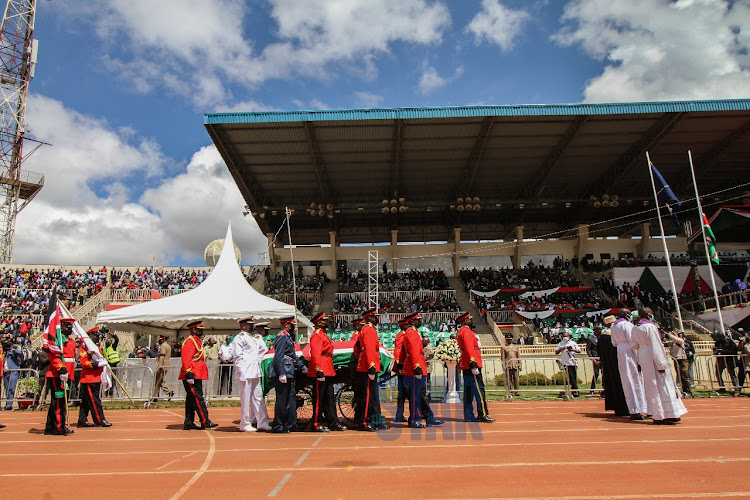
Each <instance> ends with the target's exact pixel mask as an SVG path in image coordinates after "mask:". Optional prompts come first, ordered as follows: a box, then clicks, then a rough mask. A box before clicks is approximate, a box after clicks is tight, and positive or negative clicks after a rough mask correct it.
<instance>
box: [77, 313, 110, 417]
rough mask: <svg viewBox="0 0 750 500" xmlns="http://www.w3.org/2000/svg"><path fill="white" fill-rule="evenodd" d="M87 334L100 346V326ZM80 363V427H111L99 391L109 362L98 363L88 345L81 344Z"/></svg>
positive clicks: (100, 361)
mask: <svg viewBox="0 0 750 500" xmlns="http://www.w3.org/2000/svg"><path fill="white" fill-rule="evenodd" d="M86 333H87V334H88V335H89V337H90V338H91V340H92V341H93V342H94V344H97V345H98V344H99V327H98V326H95V327H94V328H92V329H91V330H88V331H87V332H86ZM99 354H101V351H99ZM78 361H80V363H81V377H80V379H79V380H78V384H79V389H78V392H79V393H80V394H81V407H80V409H79V411H78V427H94V426H95V425H99V426H101V427H111V426H112V424H110V423H109V422H107V419H105V418H104V410H103V409H102V401H101V400H100V399H99V389H100V387H101V385H102V370H103V369H104V366H105V365H106V364H107V360H105V359H104V358H100V359H99V360H98V361H95V360H94V359H93V357H92V353H90V352H89V351H88V350H87V349H86V345H85V344H81V347H80V348H79V349H78ZM89 413H91V418H92V420H93V421H94V423H93V424H92V423H91V422H89V421H88V415H89Z"/></svg>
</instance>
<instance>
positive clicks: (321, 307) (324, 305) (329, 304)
mask: <svg viewBox="0 0 750 500" xmlns="http://www.w3.org/2000/svg"><path fill="white" fill-rule="evenodd" d="M338 291H339V282H338V281H333V280H331V281H329V282H328V283H324V284H323V293H321V294H320V304H318V309H317V310H318V311H323V312H325V313H326V314H327V315H329V316H330V314H331V311H332V310H333V304H334V302H335V301H336V292H338Z"/></svg>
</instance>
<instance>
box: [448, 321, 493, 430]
mask: <svg viewBox="0 0 750 500" xmlns="http://www.w3.org/2000/svg"><path fill="white" fill-rule="evenodd" d="M456 322H457V323H458V324H459V325H461V327H460V328H459V329H458V347H459V348H460V349H461V357H460V358H459V360H458V369H459V370H462V373H463V376H464V421H466V422H494V421H495V419H494V418H490V417H489V416H488V414H487V413H488V411H487V396H486V395H485V392H484V380H483V379H482V353H481V351H480V350H479V341H478V340H477V334H476V333H474V330H472V329H471V314H469V313H468V312H467V313H463V314H461V315H460V316H459V317H458V318H456ZM472 399H476V400H477V416H476V417H475V416H474V408H473V407H472Z"/></svg>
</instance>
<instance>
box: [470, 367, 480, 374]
mask: <svg viewBox="0 0 750 500" xmlns="http://www.w3.org/2000/svg"><path fill="white" fill-rule="evenodd" d="M471 373H473V374H474V375H475V376H476V375H479V368H472V369H471Z"/></svg>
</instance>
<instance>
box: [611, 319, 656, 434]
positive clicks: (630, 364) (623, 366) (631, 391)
mask: <svg viewBox="0 0 750 500" xmlns="http://www.w3.org/2000/svg"><path fill="white" fill-rule="evenodd" d="M629 317H630V311H628V310H627V309H621V310H620V311H619V312H618V313H617V319H615V320H614V322H613V323H612V325H610V333H611V335H612V345H613V346H615V347H616V348H617V366H618V369H619V371H620V381H621V382H622V391H623V392H624V393H625V402H626V403H627V405H628V412H629V413H630V418H631V419H633V420H644V419H645V418H646V397H645V395H644V392H643V379H641V374H640V373H639V372H638V360H637V359H636V357H635V353H634V352H633V347H632V346H631V345H630V344H631V339H630V337H631V331H632V330H633V323H631V322H630V321H629V320H628V318H629ZM604 319H605V322H606V320H607V318H604Z"/></svg>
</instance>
